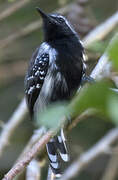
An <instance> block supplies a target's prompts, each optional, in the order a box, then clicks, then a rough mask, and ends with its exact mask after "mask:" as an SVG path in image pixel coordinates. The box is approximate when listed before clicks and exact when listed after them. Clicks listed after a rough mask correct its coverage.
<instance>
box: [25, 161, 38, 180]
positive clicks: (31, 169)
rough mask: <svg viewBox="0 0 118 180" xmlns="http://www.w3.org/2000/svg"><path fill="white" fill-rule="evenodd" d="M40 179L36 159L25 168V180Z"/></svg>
mask: <svg viewBox="0 0 118 180" xmlns="http://www.w3.org/2000/svg"><path fill="white" fill-rule="evenodd" d="M40 178H41V169H40V165H39V162H38V161H37V160H36V159H32V161H31V162H30V163H29V165H28V166H27V171H26V180H40Z"/></svg>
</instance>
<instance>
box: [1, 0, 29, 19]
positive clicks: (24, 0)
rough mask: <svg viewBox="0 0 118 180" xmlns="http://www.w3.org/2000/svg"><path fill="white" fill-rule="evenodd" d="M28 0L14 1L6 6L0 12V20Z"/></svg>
mask: <svg viewBox="0 0 118 180" xmlns="http://www.w3.org/2000/svg"><path fill="white" fill-rule="evenodd" d="M28 2H29V0H20V1H18V2H16V3H14V4H13V5H11V6H10V7H8V8H7V9H6V10H3V11H2V12H1V14H0V21H2V20H3V19H5V18H6V17H8V16H10V15H12V14H13V13H14V12H15V11H17V10H18V9H20V8H21V7H22V6H24V5H25V4H27V3H28Z"/></svg>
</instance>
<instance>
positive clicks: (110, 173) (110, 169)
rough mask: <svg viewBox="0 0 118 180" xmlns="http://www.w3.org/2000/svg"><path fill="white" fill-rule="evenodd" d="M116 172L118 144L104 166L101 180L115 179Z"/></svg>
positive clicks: (117, 169) (117, 168) (117, 166)
mask: <svg viewBox="0 0 118 180" xmlns="http://www.w3.org/2000/svg"><path fill="white" fill-rule="evenodd" d="M117 172H118V146H117V147H116V148H115V149H114V151H113V154H112V156H111V159H110V161H109V163H108V165H107V167H106V170H105V173H104V175H103V177H102V180H111V179H112V180H113V179H114V180H115V177H116V175H117Z"/></svg>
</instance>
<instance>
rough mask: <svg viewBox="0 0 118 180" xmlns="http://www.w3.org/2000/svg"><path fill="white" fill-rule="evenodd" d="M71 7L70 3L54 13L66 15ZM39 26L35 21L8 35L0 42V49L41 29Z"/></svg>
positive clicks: (38, 22)
mask: <svg viewBox="0 0 118 180" xmlns="http://www.w3.org/2000/svg"><path fill="white" fill-rule="evenodd" d="M72 6H73V4H72V3H71V4H69V5H67V6H66V7H64V8H61V9H58V10H56V12H59V13H62V14H64V13H67V12H68V11H69V9H70V8H71V7H72ZM41 25H42V23H41V20H40V21H39V20H37V21H35V22H33V23H30V24H29V25H27V26H26V27H24V28H22V29H20V30H19V31H17V32H16V33H13V34H10V35H9V36H8V37H7V38H5V39H3V40H0V48H5V47H6V46H8V45H9V44H11V43H13V41H15V40H16V39H18V38H20V37H22V36H25V35H27V34H30V33H32V32H33V31H35V30H37V29H39V28H40V27H41Z"/></svg>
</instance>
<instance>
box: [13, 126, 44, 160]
mask: <svg viewBox="0 0 118 180" xmlns="http://www.w3.org/2000/svg"><path fill="white" fill-rule="evenodd" d="M45 131H46V130H45V127H41V128H40V129H38V130H35V131H34V134H33V135H32V136H31V138H30V140H29V142H28V143H27V145H26V146H25V148H24V150H23V152H22V153H21V154H20V156H19V157H18V159H17V161H16V163H17V162H18V161H19V160H20V159H22V158H23V157H24V156H26V154H27V152H28V151H29V150H30V149H31V148H32V146H33V145H34V144H35V143H37V141H39V139H40V138H41V137H42V136H43V135H44V132H45Z"/></svg>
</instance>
